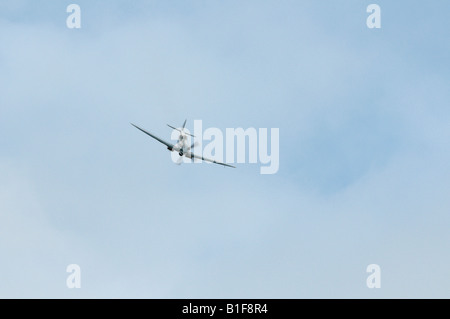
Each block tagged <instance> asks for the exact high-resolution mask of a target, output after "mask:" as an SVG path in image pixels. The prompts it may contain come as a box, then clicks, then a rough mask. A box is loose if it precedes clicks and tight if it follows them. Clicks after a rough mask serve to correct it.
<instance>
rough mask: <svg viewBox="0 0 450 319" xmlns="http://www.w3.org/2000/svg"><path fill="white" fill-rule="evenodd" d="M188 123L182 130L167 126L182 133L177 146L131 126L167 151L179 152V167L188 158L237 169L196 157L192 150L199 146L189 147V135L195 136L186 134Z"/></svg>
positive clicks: (194, 144)
mask: <svg viewBox="0 0 450 319" xmlns="http://www.w3.org/2000/svg"><path fill="white" fill-rule="evenodd" d="M186 121H187V120H185V121H184V123H183V126H182V127H181V129H179V128H176V127H173V126H171V125H169V124H167V126H168V127H170V128H172V129H174V130H177V131H178V132H180V135H179V136H178V141H177V143H175V144H172V143H169V142H167V141H165V140H163V139H161V138H159V137H157V136H156V135H154V134H152V133H150V132H147V131H146V130H144V129H142V128H140V127H139V126H137V125H134V124H133V123H130V124H131V125H133V126H134V127H135V128H137V129H138V130H140V131H142V132H144V133H145V134H147V135H149V136H151V137H153V138H154V139H155V140H157V141H158V142H160V143H162V144H164V145H166V146H167V149H168V150H169V151H171V152H178V155H180V157H179V158H178V160H177V162H176V164H177V165H180V164H181V163H182V162H183V156H186V157H187V158H190V159H191V160H192V161H194V159H196V158H197V159H200V160H203V161H207V162H211V163H214V164H219V165H223V166H228V167H233V168H236V167H235V166H232V165H229V164H225V163H222V162H218V161H215V160H213V159H210V158H206V157H203V156H200V155H196V154H194V153H192V152H191V150H192V149H193V148H194V147H195V146H196V145H197V142H195V143H192V145H189V142H188V138H187V135H189V136H192V137H195V136H194V135H191V134H189V133H187V132H185V130H184V128H185V126H186Z"/></svg>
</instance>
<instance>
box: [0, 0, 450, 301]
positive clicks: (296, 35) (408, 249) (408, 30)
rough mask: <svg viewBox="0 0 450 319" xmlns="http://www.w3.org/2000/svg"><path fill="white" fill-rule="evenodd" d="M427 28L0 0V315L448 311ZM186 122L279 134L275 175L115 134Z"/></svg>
mask: <svg viewBox="0 0 450 319" xmlns="http://www.w3.org/2000/svg"><path fill="white" fill-rule="evenodd" d="M71 3H77V4H78V5H80V7H81V29H68V28H67V26H66V19H67V17H68V15H69V14H68V13H66V7H67V6H68V5H69V4H71ZM371 3H377V4H378V5H380V7H381V29H369V28H367V26H366V19H367V17H368V15H369V13H367V12H366V8H367V6H368V5H369V4H371ZM448 12H449V6H448V1H447V0H433V1H423V0H422V1H395V2H393V1H381V0H378V1H376V2H375V1H360V0H345V1H332V0H324V1H312V0H311V1H287V0H282V1H268V0H267V1H256V0H255V1H253V0H249V1H244V2H242V1H234V0H227V1H215V0H213V1H181V0H180V1H170V2H168V1H160V0H157V1H143V0H136V1H133V2H129V1H118V0H117V1H113V0H110V1H82V0H79V1H76V2H68V1H50V0H43V1H31V0H30V1H25V0H16V1H5V0H0V297H1V298H16V297H19V298H450V289H449V287H450V232H449V230H450V212H449V210H450V196H449V193H450V165H449V163H450V151H449V138H450V125H449V124H450V109H449V106H450V90H449V87H450V72H449V70H450V56H449V55H450V42H449V41H448V40H449V38H450V23H449V21H450V20H449V14H448ZM186 118H187V119H188V122H187V127H188V128H190V129H191V130H192V129H193V120H196V119H197V120H202V121H203V128H204V129H206V128H208V127H217V128H220V129H222V130H223V132H225V129H226V128H237V127H243V128H249V127H255V128H279V130H280V153H279V158H280V168H279V171H278V173H277V174H274V175H261V174H260V173H259V171H260V166H261V164H260V163H257V164H237V165H236V166H237V168H236V169H229V168H223V167H221V166H218V165H208V164H195V165H192V164H183V165H181V166H177V165H174V163H173V162H172V161H171V157H170V153H169V152H167V150H166V149H165V147H164V146H163V145H161V144H159V143H158V142H157V141H155V140H153V139H151V138H150V137H148V136H146V135H144V134H142V133H141V132H139V131H138V130H136V129H135V128H133V127H132V126H131V125H130V124H129V123H130V122H133V123H135V124H137V125H139V126H141V127H144V128H145V129H147V130H149V131H151V132H153V133H155V134H157V135H158V136H160V137H163V138H166V139H169V138H170V134H171V130H170V129H169V128H168V127H167V126H166V123H169V124H172V125H177V126H179V125H181V124H182V123H183V121H184V119H186ZM69 264H78V265H79V266H80V267H81V288H80V289H69V288H67V286H66V278H67V277H68V275H69V274H68V273H67V272H66V267H67V265H69ZM369 264H378V265H379V266H380V268H381V288H379V289H369V288H368V287H367V286H366V278H367V277H368V275H369V274H368V273H367V272H366V267H367V266H368V265H369Z"/></svg>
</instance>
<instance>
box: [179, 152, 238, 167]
mask: <svg viewBox="0 0 450 319" xmlns="http://www.w3.org/2000/svg"><path fill="white" fill-rule="evenodd" d="M184 155H186V157H188V158H198V159H201V160H203V161H207V162H211V163H214V164H219V165H223V166H228V167H233V168H236V167H235V166H233V165H229V164H225V163H222V162H217V161H215V160H212V159H210V158H206V157H203V156H200V155H195V154H194V153H186V154H184Z"/></svg>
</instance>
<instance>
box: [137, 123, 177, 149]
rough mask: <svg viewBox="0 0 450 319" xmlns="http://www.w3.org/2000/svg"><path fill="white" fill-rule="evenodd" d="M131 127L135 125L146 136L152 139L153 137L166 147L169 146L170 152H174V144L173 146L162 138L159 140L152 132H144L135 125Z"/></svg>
mask: <svg viewBox="0 0 450 319" xmlns="http://www.w3.org/2000/svg"><path fill="white" fill-rule="evenodd" d="M130 124H131V125H133V126H134V127H135V128H137V129H138V130H140V131H142V132H144V133H145V134H147V135H148V136H151V137H153V138H154V139H155V140H157V141H158V142H161V143H163V144H164V145H166V146H167V148H168V149H169V150H173V149H174V146H175V145H174V144H172V143H169V142H167V141H165V140H163V139H161V138H159V137H158V136H156V135H153V134H152V133H150V132H147V131H146V130H144V129H142V128H140V127H139V126H137V125H134V124H133V123H130Z"/></svg>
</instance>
